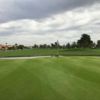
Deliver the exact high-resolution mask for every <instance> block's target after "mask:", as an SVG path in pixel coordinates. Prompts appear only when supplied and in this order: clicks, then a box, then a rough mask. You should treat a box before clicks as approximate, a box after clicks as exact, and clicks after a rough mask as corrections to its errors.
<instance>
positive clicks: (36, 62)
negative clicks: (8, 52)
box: [0, 57, 100, 100]
mask: <svg viewBox="0 0 100 100" xmlns="http://www.w3.org/2000/svg"><path fill="white" fill-rule="evenodd" d="M0 100H100V58H99V57H59V58H52V57H51V58H36V59H32V60H0Z"/></svg>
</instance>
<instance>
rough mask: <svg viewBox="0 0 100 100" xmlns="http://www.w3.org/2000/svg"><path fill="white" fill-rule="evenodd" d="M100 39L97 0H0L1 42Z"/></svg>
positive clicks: (30, 42)
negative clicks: (89, 37) (83, 36)
mask: <svg viewBox="0 0 100 100" xmlns="http://www.w3.org/2000/svg"><path fill="white" fill-rule="evenodd" d="M83 33H87V34H89V35H91V37H92V39H93V40H94V41H97V40H99V39H100V0H0V43H6V42H7V43H9V44H15V43H18V44H25V45H32V44H35V43H37V44H40V43H52V42H55V41H57V40H59V42H60V43H61V44H65V43H67V42H73V41H76V40H77V39H79V38H80V36H81V34H83Z"/></svg>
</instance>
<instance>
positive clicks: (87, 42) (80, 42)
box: [77, 34, 93, 48]
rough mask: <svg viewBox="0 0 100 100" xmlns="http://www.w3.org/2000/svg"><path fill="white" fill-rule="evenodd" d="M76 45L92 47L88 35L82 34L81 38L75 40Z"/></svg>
mask: <svg viewBox="0 0 100 100" xmlns="http://www.w3.org/2000/svg"><path fill="white" fill-rule="evenodd" d="M77 45H78V47H79V48H92V47H93V41H92V40H91V37H90V35H87V34H83V35H82V36H81V39H80V40H78V41H77Z"/></svg>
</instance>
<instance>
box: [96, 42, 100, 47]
mask: <svg viewBox="0 0 100 100" xmlns="http://www.w3.org/2000/svg"><path fill="white" fill-rule="evenodd" d="M96 47H97V48H100V40H98V41H97V45H96Z"/></svg>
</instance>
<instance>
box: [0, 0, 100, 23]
mask: <svg viewBox="0 0 100 100" xmlns="http://www.w3.org/2000/svg"><path fill="white" fill-rule="evenodd" d="M94 3H99V0H1V1H0V13H1V14H0V22H5V21H11V20H18V19H41V18H45V17H48V16H51V15H53V14H56V13H61V12H64V11H67V10H72V9H75V8H79V7H86V6H90V5H92V4H94Z"/></svg>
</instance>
